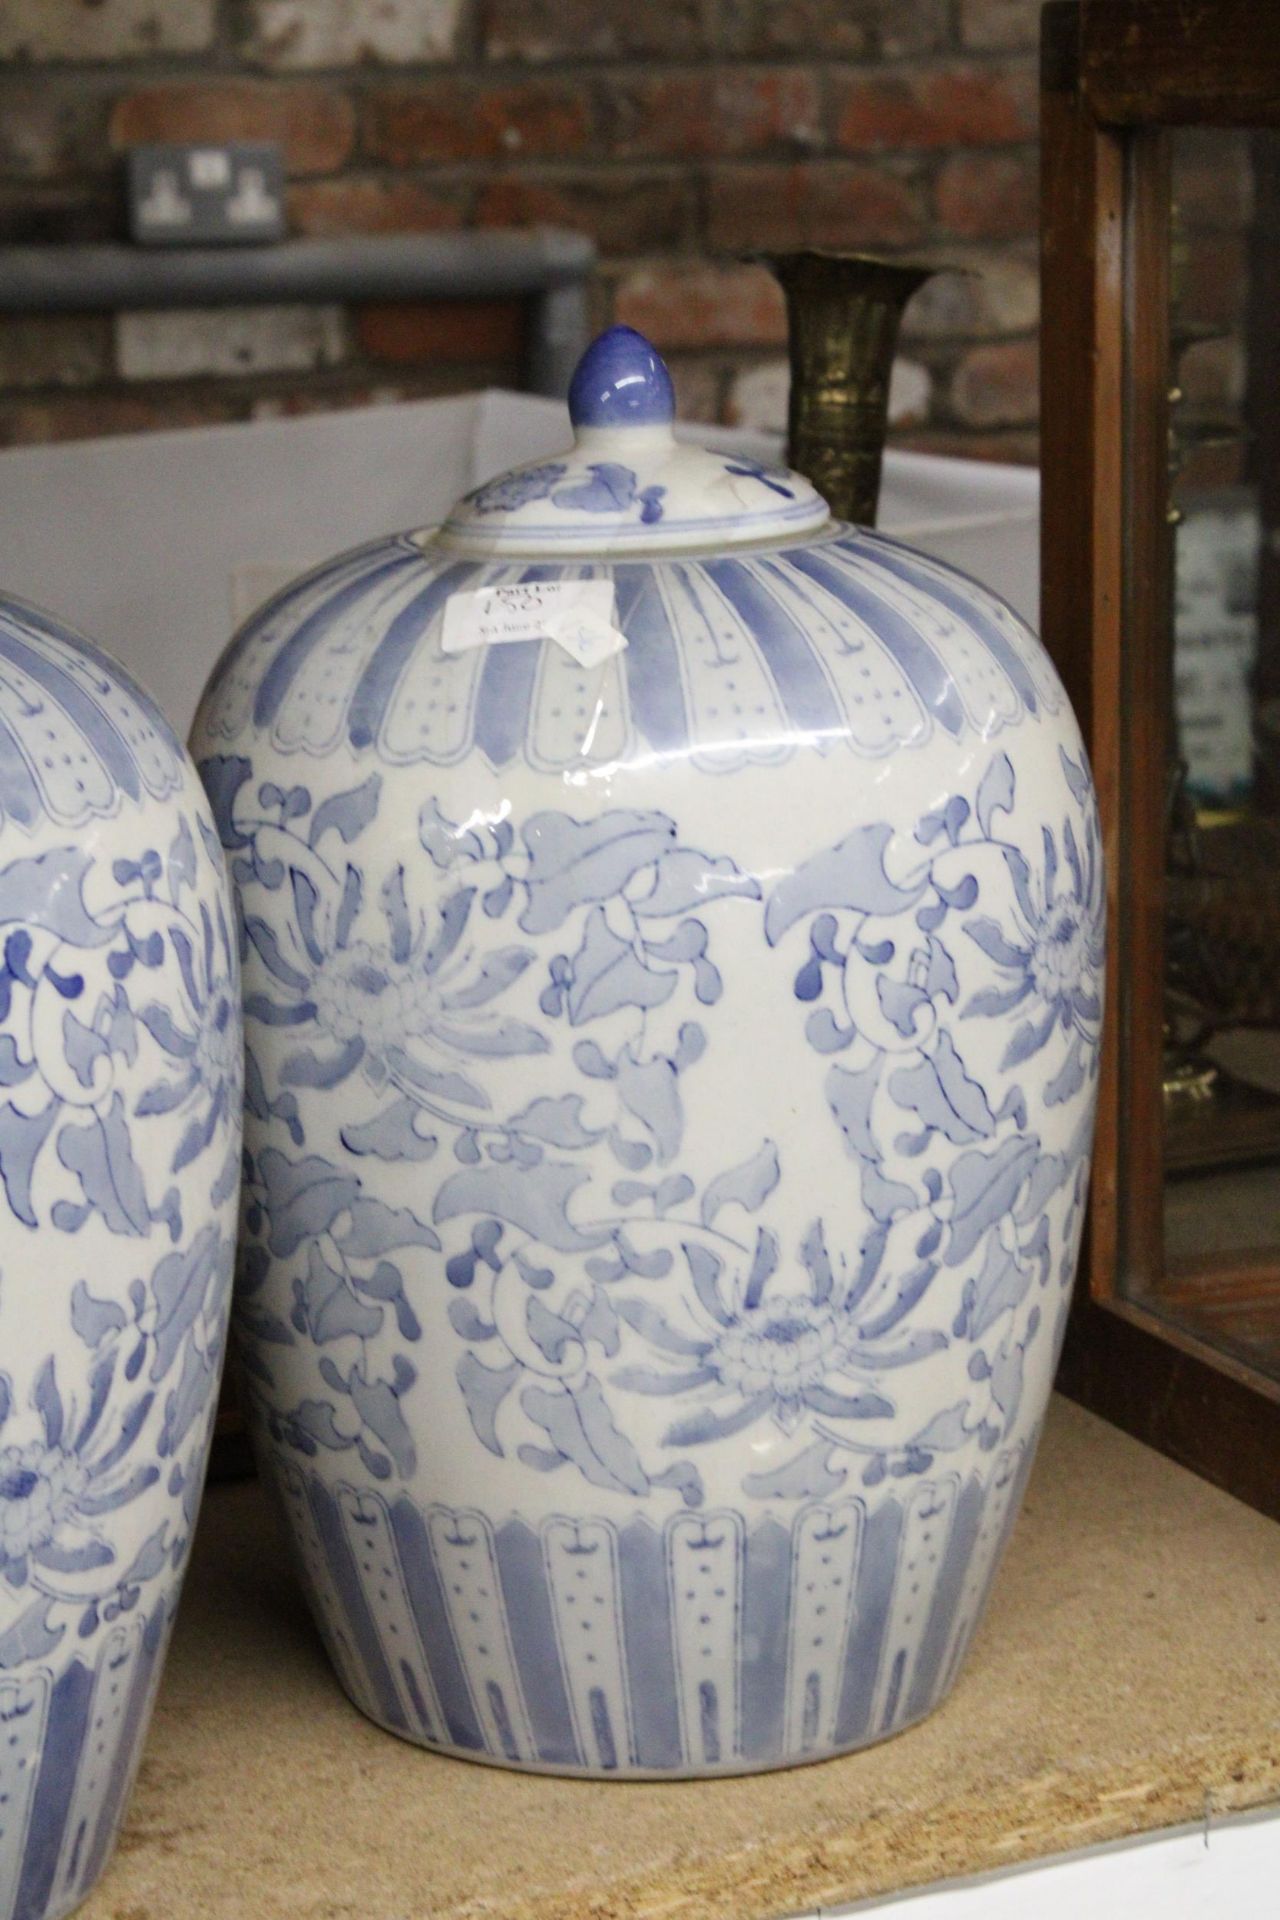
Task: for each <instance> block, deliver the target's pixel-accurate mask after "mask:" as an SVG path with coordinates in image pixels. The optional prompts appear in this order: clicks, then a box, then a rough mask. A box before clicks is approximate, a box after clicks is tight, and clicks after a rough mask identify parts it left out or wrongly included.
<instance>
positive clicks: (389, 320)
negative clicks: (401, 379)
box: [355, 300, 526, 366]
mask: <svg viewBox="0 0 1280 1920" xmlns="http://www.w3.org/2000/svg"><path fill="white" fill-rule="evenodd" d="M525 326H526V322H525V314H524V308H523V305H522V303H521V302H520V301H518V300H440V301H422V302H415V303H413V304H408V303H406V304H402V305H395V306H389V305H388V306H367V307H360V308H357V310H356V313H355V331H356V339H357V341H358V343H359V347H360V351H361V352H362V353H363V354H364V355H366V356H367V358H369V359H371V360H381V361H384V362H386V363H387V364H388V365H391V366H413V365H418V364H421V363H422V362H432V361H451V362H454V363H457V362H467V363H470V362H473V361H486V360H517V359H519V357H520V355H521V353H522V351H523V346H524V338H525Z"/></svg>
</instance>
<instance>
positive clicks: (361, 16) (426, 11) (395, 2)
mask: <svg viewBox="0 0 1280 1920" xmlns="http://www.w3.org/2000/svg"><path fill="white" fill-rule="evenodd" d="M243 4H244V6H245V7H246V8H247V11H246V12H245V13H243V14H242V19H243V24H244V27H245V28H246V30H247V41H246V45H245V52H246V53H247V54H248V56H249V57H250V58H251V59H256V60H258V61H260V62H261V63H262V64H263V65H264V66H268V67H277V68H286V67H293V68H299V67H352V66H358V65H360V64H361V63H362V62H365V61H368V62H370V63H381V62H385V63H387V64H388V65H391V64H396V65H401V66H404V65H412V64H416V63H418V62H420V61H424V60H447V59H449V58H450V57H451V56H452V54H453V51H454V37H455V34H456V31H457V25H458V15H459V12H460V11H461V0H355V3H354V4H353V0H243Z"/></svg>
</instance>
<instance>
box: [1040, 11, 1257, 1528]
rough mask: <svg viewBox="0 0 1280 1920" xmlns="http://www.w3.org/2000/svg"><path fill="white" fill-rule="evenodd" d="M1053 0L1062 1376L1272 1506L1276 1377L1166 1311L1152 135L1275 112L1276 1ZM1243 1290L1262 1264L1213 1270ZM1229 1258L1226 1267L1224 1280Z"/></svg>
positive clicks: (1159, 251) (1045, 228) (1051, 483)
mask: <svg viewBox="0 0 1280 1920" xmlns="http://www.w3.org/2000/svg"><path fill="white" fill-rule="evenodd" d="M1192 14H1194V22H1193V24H1192V25H1190V26H1188V20H1189V18H1190V17H1191V16H1190V15H1189V13H1188V10H1187V9H1186V8H1185V7H1184V6H1182V5H1179V4H1178V0H1083V4H1077V3H1076V0H1051V4H1050V5H1048V6H1047V7H1046V8H1045V9H1044V12H1043V15H1042V71H1041V250H1042V253H1041V259H1042V274H1043V314H1042V381H1041V390H1042V396H1043V397H1042V456H1041V470H1042V474H1043V505H1042V519H1041V533H1042V548H1041V551H1042V628H1043V634H1044V640H1045V644H1046V646H1047V647H1048V649H1049V652H1050V653H1051V654H1052V656H1053V658H1054V660H1055V661H1056V663H1057V666H1058V669H1059V671H1060V672H1061V674H1062V676H1063V678H1064V680H1065V682H1066V684H1067V688H1068V691H1069V692H1070V694H1071V698H1072V700H1073V702H1074V704H1075V708H1076V712H1077V714H1078V715H1079V716H1080V720H1081V724H1082V726H1083V728H1084V732H1085V737H1086V740H1087V743H1088V747H1089V753H1090V757H1091V760H1092V762H1093V771H1094V777H1095V780H1096V782H1097V787H1098V795H1099V805H1100V808H1101V815H1102V832H1103V845H1104V850H1105V854H1106V860H1107V875H1108V880H1107V884H1108V913H1109V926H1108V1002H1109V1004H1108V1010H1107V1024H1106V1035H1105V1041H1104V1046H1103V1054H1102V1065H1101V1089H1100V1102H1099V1110H1098V1130H1097V1143H1096V1151H1095V1157H1094V1173H1093V1188H1092V1198H1091V1203H1090V1214H1089V1220H1088V1223H1087V1226H1086V1241H1085V1252H1084V1256H1083V1259H1082V1262H1081V1271H1080V1276H1079V1280H1078V1282H1077V1288H1076V1295H1075V1299H1074V1301H1073V1306H1072V1312H1071V1316H1070V1320H1069V1323H1068V1328H1067V1335H1066V1341H1065V1346H1064V1352H1063V1360H1062V1370H1061V1374H1060V1377H1059V1384H1060V1385H1061V1386H1062V1387H1063V1389H1064V1390H1065V1391H1066V1392H1067V1393H1069V1394H1071V1395H1072V1396H1073V1397H1074V1398H1076V1399H1078V1400H1081V1401H1082V1402H1084V1404H1085V1405H1087V1406H1089V1407H1092V1408H1093V1409H1094V1410H1096V1411H1097V1412H1099V1413H1101V1414H1102V1415H1104V1416H1105V1417H1106V1418H1107V1419H1110V1420H1112V1421H1114V1422H1115V1423H1116V1424H1118V1425H1119V1426H1121V1427H1124V1428H1125V1429H1126V1430H1127V1431H1128V1432H1130V1433H1133V1434H1135V1435H1137V1436H1138V1437H1139V1438H1140V1439H1143V1440H1146V1441H1148V1442H1149V1443H1150V1444H1152V1445H1153V1446H1156V1447H1158V1448H1159V1449H1160V1450H1161V1451H1162V1452H1164V1453H1166V1454H1168V1455H1170V1456H1171V1457H1172V1458H1173V1459H1175V1460H1178V1461H1180V1462H1182V1463H1183V1464H1184V1465H1186V1466H1188V1467H1191V1468H1193V1469H1194V1470H1195V1471H1196V1472H1197V1473H1200V1474H1202V1475H1204V1476H1205V1477H1206V1478H1207V1479H1210V1480H1212V1481H1214V1482H1216V1483H1217V1484H1218V1485H1220V1486H1223V1487H1225V1488H1227V1489H1228V1490H1229V1491H1231V1492H1233V1493H1235V1494H1237V1495H1239V1496H1240V1497H1241V1498H1242V1499H1245V1500H1247V1501H1249V1503H1250V1504H1251V1505H1253V1506H1256V1507H1258V1508H1260V1509H1261V1510H1263V1511H1264V1512H1267V1513H1270V1514H1272V1515H1274V1516H1276V1517H1277V1518H1280V1384H1278V1383H1277V1382H1275V1381H1273V1380H1270V1379H1268V1378H1267V1377H1266V1376H1264V1375H1262V1374H1261V1373H1258V1372H1255V1371H1254V1370H1253V1369H1252V1368H1250V1367H1249V1366H1248V1365H1247V1364H1245V1363H1243V1362H1242V1361H1239V1360H1236V1359H1234V1358H1231V1357H1229V1356H1228V1355H1226V1354H1224V1353H1222V1352H1220V1351H1218V1350H1217V1349H1216V1348H1215V1347H1213V1346H1212V1345H1211V1344H1209V1343H1208V1342H1207V1341H1205V1340H1202V1339H1200V1338H1199V1337H1197V1336H1196V1335H1195V1334H1194V1333H1192V1332H1190V1331H1188V1330H1187V1329H1186V1328H1185V1327H1182V1326H1179V1325H1178V1324H1177V1321H1176V1319H1175V1318H1174V1317H1172V1316H1171V1314H1170V1311H1169V1310H1170V1308H1173V1307H1175V1306H1176V1301H1177V1295H1178V1293H1179V1291H1180V1290H1184V1289H1185V1288H1186V1287H1187V1286H1188V1284H1194V1278H1195V1276H1194V1273H1191V1272H1188V1271H1185V1270H1184V1269H1183V1267H1182V1265H1181V1263H1180V1264H1179V1266H1178V1267H1177V1270H1174V1269H1173V1268H1171V1267H1170V1265H1169V1264H1168V1263H1167V1262H1166V1260H1165V1257H1164V1250H1163V1219H1162V1200H1163V1185H1164V1171H1163V1106H1162V1094H1161V1079H1162V1074H1161V1055H1162V1047H1163V1036H1162V1027H1163V1019H1162V1014H1163V990H1162V989H1163V975H1164V957H1163V955H1164V942H1163V915H1164V902H1163V897H1162V889H1163V875H1164V833H1165V826H1164V822H1165V809H1166V793H1167V771H1166V767H1167V754H1166V748H1167V744H1168V743H1167V735H1166V730H1167V728H1168V725H1169V718H1170V697H1169V686H1168V675H1169V673H1170V658H1169V655H1170V648H1169V644H1168V636H1169V630H1170V629H1169V622H1170V617H1171V608H1170V603H1169V602H1170V592H1171V580H1172V528H1171V525H1170V523H1169V520H1168V518H1167V512H1166V508H1167V494H1168V481H1167V463H1168V447H1169V424H1170V423H1169V387H1170V352H1169V346H1170V340H1169V332H1170V316H1169V305H1170V303H1169V290H1170V219H1169V214H1170V130H1171V129H1172V128H1173V127H1175V126H1180V125H1195V126H1216V127H1244V128H1251V129H1252V128H1277V127H1280V9H1275V8H1273V7H1272V6H1270V5H1268V4H1259V0H1215V4H1214V5H1213V6H1211V7H1207V8H1199V9H1193V10H1192ZM1228 1265H1230V1267H1231V1270H1232V1271H1231V1276H1230V1284H1233V1285H1237V1286H1240V1287H1248V1286H1256V1287H1264V1286H1268V1285H1272V1286H1274V1287H1275V1289H1276V1291H1277V1293H1278V1294H1280V1261H1277V1259H1276V1257H1275V1256H1274V1255H1272V1256H1269V1257H1268V1258H1261V1257H1260V1258H1259V1259H1258V1260H1249V1261H1246V1262H1240V1261H1238V1260H1234V1259H1233V1260H1232V1261H1230V1262H1228V1261H1226V1260H1223V1261H1216V1262H1214V1266H1213V1271H1214V1273H1215V1276H1219V1277H1222V1278H1223V1279H1226V1278H1227V1273H1226V1269H1227V1267H1228ZM1237 1268H1238V1269H1239V1270H1238V1271H1237Z"/></svg>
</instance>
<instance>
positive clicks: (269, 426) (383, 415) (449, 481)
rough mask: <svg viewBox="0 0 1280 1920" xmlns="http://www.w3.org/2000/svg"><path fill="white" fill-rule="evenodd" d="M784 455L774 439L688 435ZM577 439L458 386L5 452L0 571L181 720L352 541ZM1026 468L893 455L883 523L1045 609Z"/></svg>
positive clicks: (555, 411)
mask: <svg viewBox="0 0 1280 1920" xmlns="http://www.w3.org/2000/svg"><path fill="white" fill-rule="evenodd" d="M688 431H689V433H690V434H691V435H692V437H695V438H702V439H706V440H708V441H711V442H714V444H716V445H717V446H723V447H725V448H726V449H729V450H732V451H735V452H742V453H749V454H755V455H757V456H763V457H764V458H766V459H776V458H777V457H778V455H779V447H778V443H777V442H776V441H775V440H773V439H772V438H771V437H769V436H767V435H760V434H751V433H734V432H729V431H727V430H719V429H715V430H713V429H702V428H694V429H689V430H688ZM568 439H569V427H568V421H567V418H566V414H565V409H564V408H563V406H561V405H559V404H558V403H557V402H555V401H552V400H544V399H538V398H535V397H533V396H531V395H528V394H515V393H501V392H496V391H490V392H485V393H477V394H469V395H465V396H463V397H460V398H457V399H446V400H425V401H414V402H410V403H406V404H402V405H398V406H385V407H369V408H361V409H359V410H357V411H354V412H344V413H331V414H318V415H314V416H311V417H309V418H305V419H300V420H264V421H257V422H254V423H253V424H251V425H236V426H224V427H197V428H191V429H186V430H183V431H180V432H173V433H154V434H140V435H133V436H124V437H120V438H117V439H110V440H90V441H79V442H73V443H70V444H66V445H60V446H42V447H19V448H13V449H10V450H9V451H7V452H0V584H2V585H3V587H4V589H5V590H6V591H9V592H13V593H16V594H19V595H21V596H22V597H23V598H24V599H28V600H33V601H35V602H36V603H37V604H39V605H42V606H45V607H47V608H49V610H50V611H51V612H53V613H57V614H58V615H60V616H61V617H62V618H63V619H65V620H67V621H68V622H69V623H70V624H71V625H73V626H76V627H79V628H81V629H82V630H83V631H84V632H85V633H87V634H88V635H89V636H90V637H91V638H93V639H95V640H98V641H100V642H101V643H102V644H103V645H104V646H106V647H107V648H109V649H110V651H111V652H112V653H114V654H115V655H116V656H117V657H118V658H119V659H120V660H122V661H123V662H124V664H125V665H126V666H127V667H128V668H129V669H130V671H131V672H132V673H133V674H134V675H135V676H136V677H137V678H138V679H139V680H141V681H142V682H143V684H144V685H145V686H147V687H148V688H149V689H150V691H151V692H152V693H153V694H154V695H155V697H156V699H157V700H158V701H159V702H160V704H161V706H162V707H163V708H164V709H165V711H166V712H167V713H168V715H169V717H170V719H171V720H172V721H173V723H174V725H175V726H176V727H178V728H179V730H180V731H181V732H183V733H185V732H186V729H187V727H188V726H189V725H190V722H191V717H192V714H193V712H194V710H195V705H196V701H197V699H198V697H199V694H200V689H201V687H202V686H203V684H204V681H205V678H206V676H207V675H208V673H209V670H210V668H211V667H212V666H213V664H214V662H215V660H216V659H217V657H218V655H219V653H220V652H221V651H222V648H223V646H224V645H225V644H226V641H227V638H228V636H229V635H230V633H231V631H232V628H233V627H234V626H235V625H237V624H238V622H239V620H241V619H242V618H243V617H244V616H245V614H247V613H248V612H250V611H251V610H252V608H253V607H254V606H255V605H257V604H258V603H259V602H260V601H261V600H263V599H264V598H265V597H266V596H267V594H268V593H270V592H273V591H274V590H275V588H276V587H278V586H279V585H281V584H283V582H284V581H286V580H288V579H290V578H292V577H293V575H295V574H297V573H300V572H302V571H303V570H304V569H305V568H308V567H311V566H314V565H316V564H317V563H318V562H319V561H321V560H324V559H326V558H328V556H329V555H331V554H334V553H338V552H341V551H342V549H343V548H346V547H352V546H356V545H358V544H359V543H360V542H361V541H363V540H370V539H373V538H375V537H376V536H377V535H379V534H383V533H391V532H396V531H398V530H400V529H402V528H406V527H422V526H428V525H430V524H431V523H432V521H434V520H437V519H439V518H440V517H441V516H442V515H443V513H444V512H445V510H446V509H447V508H448V507H449V506H450V505H451V504H452V502H453V501H454V500H455V499H456V498H457V496H458V495H459V494H460V493H463V492H464V491H465V490H466V489H467V488H468V487H472V486H475V485H477V484H478V483H479V482H480V481H481V480H485V479H488V478H489V477H490V475H492V474H494V473H496V472H499V471H500V470H501V469H502V468H504V467H509V466H513V465H516V464H518V463H519V462H520V461H523V460H531V459H534V458H536V457H538V456H540V455H545V454H548V453H554V452H556V451H558V450H559V449H560V448H561V447H563V446H564V445H565V444H566V442H567V441H568ZM1038 498H1039V484H1038V479H1037V476H1036V475H1035V473H1034V472H1032V471H1031V470H1029V469H1027V468H1020V467H997V466H991V465H988V464H984V463H982V462H977V461H966V460H938V459H930V458H925V457H923V456H919V455H910V454H890V455H889V456H888V459H887V461H886V468H885V485H884V494H883V498H882V501H881V512H880V521H881V525H882V526H883V527H884V528H885V530H886V531H888V532H891V533H895V534H899V535H900V536H901V537H902V538H904V539H907V540H911V541H914V542H915V543H916V544H918V545H920V546H922V547H925V548H927V549H928V550H929V551H930V552H932V553H934V554H937V555H938V556H939V557H941V558H945V559H952V560H954V561H955V562H956V563H957V565H959V566H961V567H963V568H965V570H966V571H968V572H970V573H974V574H977V575H978V576H979V578H981V579H983V580H985V581H986V582H987V583H988V584H989V585H991V586H993V587H995V588H996V589H997V591H999V592H1001V593H1003V594H1004V595H1005V597H1006V598H1007V599H1009V600H1010V601H1011V602H1012V603H1013V604H1014V605H1015V606H1016V607H1017V608H1018V609H1019V611H1020V612H1022V613H1023V614H1025V615H1026V616H1027V617H1028V618H1031V619H1033V620H1034V618H1035V614H1036V602H1037V592H1038V586H1037V579H1038V553H1039V546H1038V524H1037V521H1038Z"/></svg>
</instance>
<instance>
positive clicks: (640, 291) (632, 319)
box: [614, 261, 787, 347]
mask: <svg viewBox="0 0 1280 1920" xmlns="http://www.w3.org/2000/svg"><path fill="white" fill-rule="evenodd" d="M614 318H615V319H617V320H620V321H623V322H624V323H625V324H626V325H627V326H631V327H638V328H639V330H640V332H641V333H644V334H647V335H648V336H649V338H650V339H651V340H652V341H653V342H654V343H655V345H657V346H659V347H736V346H743V347H747V346H752V347H772V346H777V345H779V344H780V343H782V342H783V341H785V339H786V337H787V323H786V315H785V312H784V310H783V303H782V289H781V287H779V285H778V283H777V281H776V280H775V279H774V278H773V275H772V274H771V273H769V272H768V270H767V269H766V268H764V267H748V266H712V265H711V264H710V263H707V262H700V261H699V262H690V263H689V264H688V265H682V264H677V263H674V262H672V263H670V264H663V265H659V266H651V267H639V268H636V269H635V270H634V271H633V272H631V273H629V274H627V275H626V277H625V278H624V279H622V280H620V281H619V282H618V285H617V288H616V290H615V295H614Z"/></svg>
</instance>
